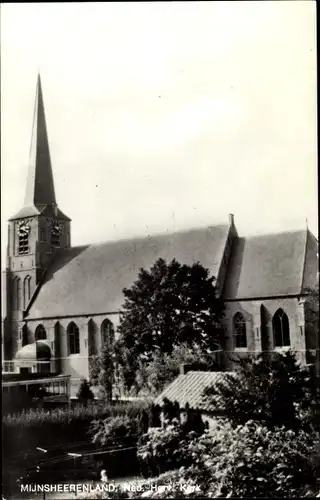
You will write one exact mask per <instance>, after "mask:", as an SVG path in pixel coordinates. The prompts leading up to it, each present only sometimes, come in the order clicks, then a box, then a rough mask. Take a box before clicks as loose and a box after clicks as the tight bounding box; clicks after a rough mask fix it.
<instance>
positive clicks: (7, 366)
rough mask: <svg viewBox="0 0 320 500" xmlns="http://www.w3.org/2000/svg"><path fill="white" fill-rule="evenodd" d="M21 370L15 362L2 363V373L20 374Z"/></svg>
mask: <svg viewBox="0 0 320 500" xmlns="http://www.w3.org/2000/svg"><path fill="white" fill-rule="evenodd" d="M18 372H19V369H18V367H17V366H16V364H15V362H14V361H2V373H18Z"/></svg>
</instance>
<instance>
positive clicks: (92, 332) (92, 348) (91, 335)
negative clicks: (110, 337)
mask: <svg viewBox="0 0 320 500" xmlns="http://www.w3.org/2000/svg"><path fill="white" fill-rule="evenodd" d="M96 338H97V325H96V323H95V322H94V321H93V320H92V319H90V320H89V322H88V343H89V346H88V354H89V356H93V355H94V354H96V352H97V349H96Z"/></svg>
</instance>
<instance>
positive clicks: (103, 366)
mask: <svg viewBox="0 0 320 500" xmlns="http://www.w3.org/2000/svg"><path fill="white" fill-rule="evenodd" d="M114 369H115V366H114V350H113V347H112V346H110V345H109V344H107V343H106V344H104V345H103V346H102V348H101V351H100V355H99V356H95V357H94V358H92V360H91V363H90V382H91V383H92V385H93V386H97V387H99V389H100V395H101V396H102V397H105V398H106V399H107V401H111V399H112V385H113V381H114Z"/></svg>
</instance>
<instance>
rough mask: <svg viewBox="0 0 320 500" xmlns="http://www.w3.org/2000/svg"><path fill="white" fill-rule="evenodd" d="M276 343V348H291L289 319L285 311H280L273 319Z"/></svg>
mask: <svg viewBox="0 0 320 500" xmlns="http://www.w3.org/2000/svg"><path fill="white" fill-rule="evenodd" d="M272 327H273V336H274V343H275V346H276V347H286V346H290V328H289V319H288V316H287V315H286V313H285V312H284V311H283V309H278V310H277V311H276V313H275V315H274V316H273V319H272Z"/></svg>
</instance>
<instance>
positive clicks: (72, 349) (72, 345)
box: [67, 321, 80, 355]
mask: <svg viewBox="0 0 320 500" xmlns="http://www.w3.org/2000/svg"><path fill="white" fill-rule="evenodd" d="M67 338H68V354H69V355H70V354H79V353H80V334H79V328H78V327H77V325H76V324H75V323H74V322H73V321H72V322H71V323H69V325H68V328H67Z"/></svg>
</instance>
